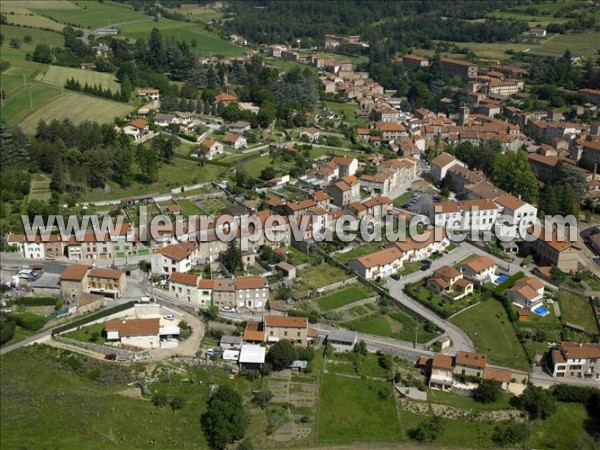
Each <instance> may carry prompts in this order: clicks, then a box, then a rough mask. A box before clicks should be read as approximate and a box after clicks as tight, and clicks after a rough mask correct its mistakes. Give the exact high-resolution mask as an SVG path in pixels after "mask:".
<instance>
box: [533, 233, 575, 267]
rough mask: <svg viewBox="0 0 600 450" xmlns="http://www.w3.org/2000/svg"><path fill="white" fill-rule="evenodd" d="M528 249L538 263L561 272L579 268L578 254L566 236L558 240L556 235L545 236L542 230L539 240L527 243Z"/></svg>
mask: <svg viewBox="0 0 600 450" xmlns="http://www.w3.org/2000/svg"><path fill="white" fill-rule="evenodd" d="M565 234H568V233H565ZM529 248H530V249H531V251H532V252H533V254H534V256H535V258H536V259H537V260H538V261H539V262H540V263H542V264H547V265H550V266H555V267H557V268H558V269H560V270H562V271H563V272H567V273H568V272H572V271H576V270H577V268H578V266H579V253H578V252H577V250H576V249H575V248H574V247H573V245H572V243H571V241H569V239H568V236H564V239H563V238H561V239H559V238H558V237H557V235H556V233H548V236H546V232H545V230H544V229H543V228H542V230H541V233H540V236H539V238H538V239H535V240H534V241H532V242H529Z"/></svg>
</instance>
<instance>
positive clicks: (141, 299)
mask: <svg viewBox="0 0 600 450" xmlns="http://www.w3.org/2000/svg"><path fill="white" fill-rule="evenodd" d="M140 302H141V303H150V297H141V298H140Z"/></svg>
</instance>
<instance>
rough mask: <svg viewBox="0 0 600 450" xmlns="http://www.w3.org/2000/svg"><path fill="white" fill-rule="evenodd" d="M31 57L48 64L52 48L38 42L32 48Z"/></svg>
mask: <svg viewBox="0 0 600 450" xmlns="http://www.w3.org/2000/svg"><path fill="white" fill-rule="evenodd" d="M32 59H33V60H34V61H35V62H39V63H43V64H50V63H51V62H52V59H53V58H52V49H51V48H50V47H48V46H47V45H45V44H38V45H36V46H35V49H34V50H33V56H32Z"/></svg>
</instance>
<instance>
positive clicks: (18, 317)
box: [10, 312, 46, 331]
mask: <svg viewBox="0 0 600 450" xmlns="http://www.w3.org/2000/svg"><path fill="white" fill-rule="evenodd" d="M10 317H11V318H12V319H13V320H14V321H15V322H16V324H17V325H19V326H20V327H21V328H25V329H26V330H31V331H38V330H41V329H42V328H43V327H44V325H46V318H45V317H44V316H40V315H38V314H33V313H30V312H22V313H13V314H10Z"/></svg>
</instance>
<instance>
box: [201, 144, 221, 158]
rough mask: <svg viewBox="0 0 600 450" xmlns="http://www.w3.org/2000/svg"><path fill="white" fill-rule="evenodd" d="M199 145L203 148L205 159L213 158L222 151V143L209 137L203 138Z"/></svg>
mask: <svg viewBox="0 0 600 450" xmlns="http://www.w3.org/2000/svg"><path fill="white" fill-rule="evenodd" d="M200 147H201V148H202V149H203V150H205V152H206V154H205V156H206V159H213V158H214V157H215V156H217V155H220V154H222V153H223V144H221V143H220V142H218V141H213V140H211V139H204V140H203V141H202V142H201V143H200Z"/></svg>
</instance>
